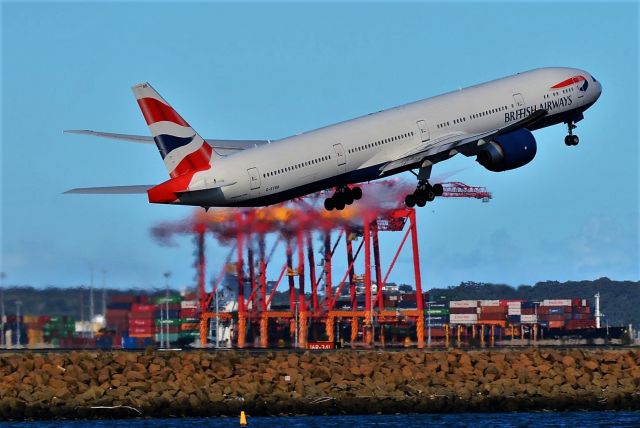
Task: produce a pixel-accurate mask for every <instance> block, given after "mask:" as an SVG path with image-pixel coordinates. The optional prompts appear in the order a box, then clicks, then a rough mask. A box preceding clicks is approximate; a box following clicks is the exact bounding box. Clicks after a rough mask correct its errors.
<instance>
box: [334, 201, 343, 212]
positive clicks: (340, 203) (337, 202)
mask: <svg viewBox="0 0 640 428" xmlns="http://www.w3.org/2000/svg"><path fill="white" fill-rule="evenodd" d="M335 205H336V209H337V210H338V211H342V210H343V209H344V201H343V200H342V199H338V200H337V201H335Z"/></svg>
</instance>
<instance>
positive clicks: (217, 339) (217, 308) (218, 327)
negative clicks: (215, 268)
mask: <svg viewBox="0 0 640 428" xmlns="http://www.w3.org/2000/svg"><path fill="white" fill-rule="evenodd" d="M219 292H220V291H219V290H218V288H217V287H216V294H215V298H216V349H217V348H219V347H220V314H219V313H218V311H219V310H220V307H219V306H218V293H219Z"/></svg>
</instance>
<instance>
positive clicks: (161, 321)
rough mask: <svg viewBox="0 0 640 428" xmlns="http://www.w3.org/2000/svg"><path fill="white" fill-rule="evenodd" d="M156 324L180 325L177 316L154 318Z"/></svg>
mask: <svg viewBox="0 0 640 428" xmlns="http://www.w3.org/2000/svg"><path fill="white" fill-rule="evenodd" d="M155 323H156V326H160V325H167V324H168V325H170V326H180V324H181V319H179V318H175V319H172V320H171V319H169V320H162V319H156V320H155Z"/></svg>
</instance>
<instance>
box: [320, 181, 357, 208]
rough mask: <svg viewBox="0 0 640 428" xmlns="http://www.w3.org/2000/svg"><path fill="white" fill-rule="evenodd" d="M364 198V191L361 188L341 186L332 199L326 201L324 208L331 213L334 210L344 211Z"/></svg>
mask: <svg viewBox="0 0 640 428" xmlns="http://www.w3.org/2000/svg"><path fill="white" fill-rule="evenodd" d="M360 198H362V189H361V188H359V187H357V186H356V187H351V188H350V187H349V186H340V187H337V188H336V192H335V193H334V194H333V196H331V197H330V198H327V199H325V200H324V208H325V209H326V210H327V211H331V210H333V209H334V208H335V209H336V210H338V211H342V210H343V209H344V207H345V206H347V205H351V204H352V203H353V201H357V200H358V199H360Z"/></svg>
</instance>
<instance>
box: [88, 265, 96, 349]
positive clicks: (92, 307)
mask: <svg viewBox="0 0 640 428" xmlns="http://www.w3.org/2000/svg"><path fill="white" fill-rule="evenodd" d="M89 270H90V273H91V275H90V280H89V337H91V338H93V318H94V317H95V315H96V314H95V308H94V307H95V305H94V304H93V266H89Z"/></svg>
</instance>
